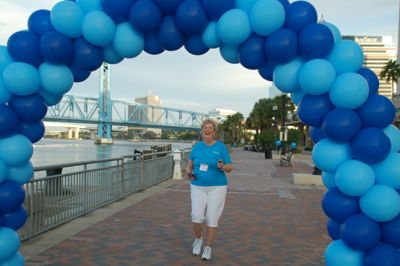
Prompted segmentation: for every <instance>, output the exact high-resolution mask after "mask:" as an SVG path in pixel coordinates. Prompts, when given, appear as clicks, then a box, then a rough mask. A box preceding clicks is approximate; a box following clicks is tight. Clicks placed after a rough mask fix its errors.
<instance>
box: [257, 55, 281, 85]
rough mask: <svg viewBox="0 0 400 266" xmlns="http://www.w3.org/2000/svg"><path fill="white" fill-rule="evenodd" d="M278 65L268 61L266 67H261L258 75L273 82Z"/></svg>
mask: <svg viewBox="0 0 400 266" xmlns="http://www.w3.org/2000/svg"><path fill="white" fill-rule="evenodd" d="M276 65H277V63H275V62H274V61H270V60H268V61H267V62H266V63H265V64H264V66H262V67H260V68H259V69H258V73H259V74H260V76H261V77H262V78H263V79H265V80H269V81H272V79H273V74H274V69H275V67H276Z"/></svg>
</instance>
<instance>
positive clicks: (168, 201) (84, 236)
mask: <svg viewBox="0 0 400 266" xmlns="http://www.w3.org/2000/svg"><path fill="white" fill-rule="evenodd" d="M231 156H232V159H233V163H234V171H233V172H232V174H230V176H229V179H230V184H229V192H228V196H227V201H226V207H225V211H224V213H223V216H222V218H221V221H220V229H219V231H218V235H217V239H216V241H215V243H214V246H213V258H212V260H211V261H202V260H201V259H200V257H198V256H193V255H191V243H192V241H193V234H192V227H191V222H190V194H189V183H188V182H187V181H186V180H168V181H166V182H163V183H160V184H158V185H156V186H154V187H152V188H150V189H148V190H146V191H143V192H140V193H136V194H134V195H132V196H130V197H128V198H126V199H124V200H121V201H119V202H117V203H114V204H111V205H109V206H106V207H104V208H102V209H99V210H96V211H94V212H92V213H90V214H88V215H86V216H84V217H81V218H78V219H76V220H74V221H72V222H70V223H67V224H65V225H63V226H61V227H59V228H57V229H55V230H52V231H49V232H47V233H45V234H42V235H40V236H38V237H36V238H34V239H32V240H28V241H25V242H23V243H22V248H21V253H22V254H23V255H24V256H25V258H26V265H28V266H29V265H205V264H210V265H273V266H284V265H290V266H298V265H299V266H300V265H304V266H305V265H307V266H311V265H324V262H323V252H324V250H325V247H326V245H327V244H328V243H329V242H330V239H329V237H328V235H327V233H326V229H325V223H326V218H325V216H324V215H323V213H322V210H321V207H320V201H321V197H322V195H323V193H324V191H325V189H324V188H323V187H319V186H296V185H293V184H291V182H290V178H291V174H292V173H293V172H295V173H311V172H312V170H313V168H312V165H311V162H310V155H294V158H293V167H292V168H290V167H280V166H279V160H277V159H276V157H277V156H276V155H274V157H275V159H274V160H265V159H264V154H263V153H254V152H249V151H242V150H239V149H236V150H234V151H233V153H232V154H231Z"/></svg>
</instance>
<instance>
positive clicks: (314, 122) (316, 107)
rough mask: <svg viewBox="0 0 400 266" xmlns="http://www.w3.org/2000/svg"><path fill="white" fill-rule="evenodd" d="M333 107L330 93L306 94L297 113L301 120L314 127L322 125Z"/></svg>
mask: <svg viewBox="0 0 400 266" xmlns="http://www.w3.org/2000/svg"><path fill="white" fill-rule="evenodd" d="M331 109H333V104H332V103H331V101H330V99H329V95H328V94H322V95H310V94H306V95H304V96H303V98H302V99H301V101H300V102H299V108H298V110H297V113H298V115H299V118H300V119H301V121H303V122H304V123H306V124H307V125H310V126H313V127H321V124H322V120H323V118H324V116H325V115H326V114H327V113H328V112H329V111H330V110H331Z"/></svg>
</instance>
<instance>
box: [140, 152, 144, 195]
mask: <svg viewBox="0 0 400 266" xmlns="http://www.w3.org/2000/svg"><path fill="white" fill-rule="evenodd" d="M144 157H145V156H144V155H141V156H140V167H141V173H140V190H141V191H143V190H144Z"/></svg>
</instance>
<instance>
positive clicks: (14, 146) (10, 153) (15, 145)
mask: <svg viewBox="0 0 400 266" xmlns="http://www.w3.org/2000/svg"><path fill="white" fill-rule="evenodd" d="M32 154H33V147H32V143H31V142H30V141H29V139H28V138H27V137H25V136H23V135H20V134H15V135H13V136H11V137H8V138H3V139H0V159H1V160H3V162H5V163H6V164H7V165H9V166H10V167H13V166H14V167H18V166H21V165H24V164H26V163H27V162H28V161H29V159H30V158H31V157H32Z"/></svg>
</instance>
